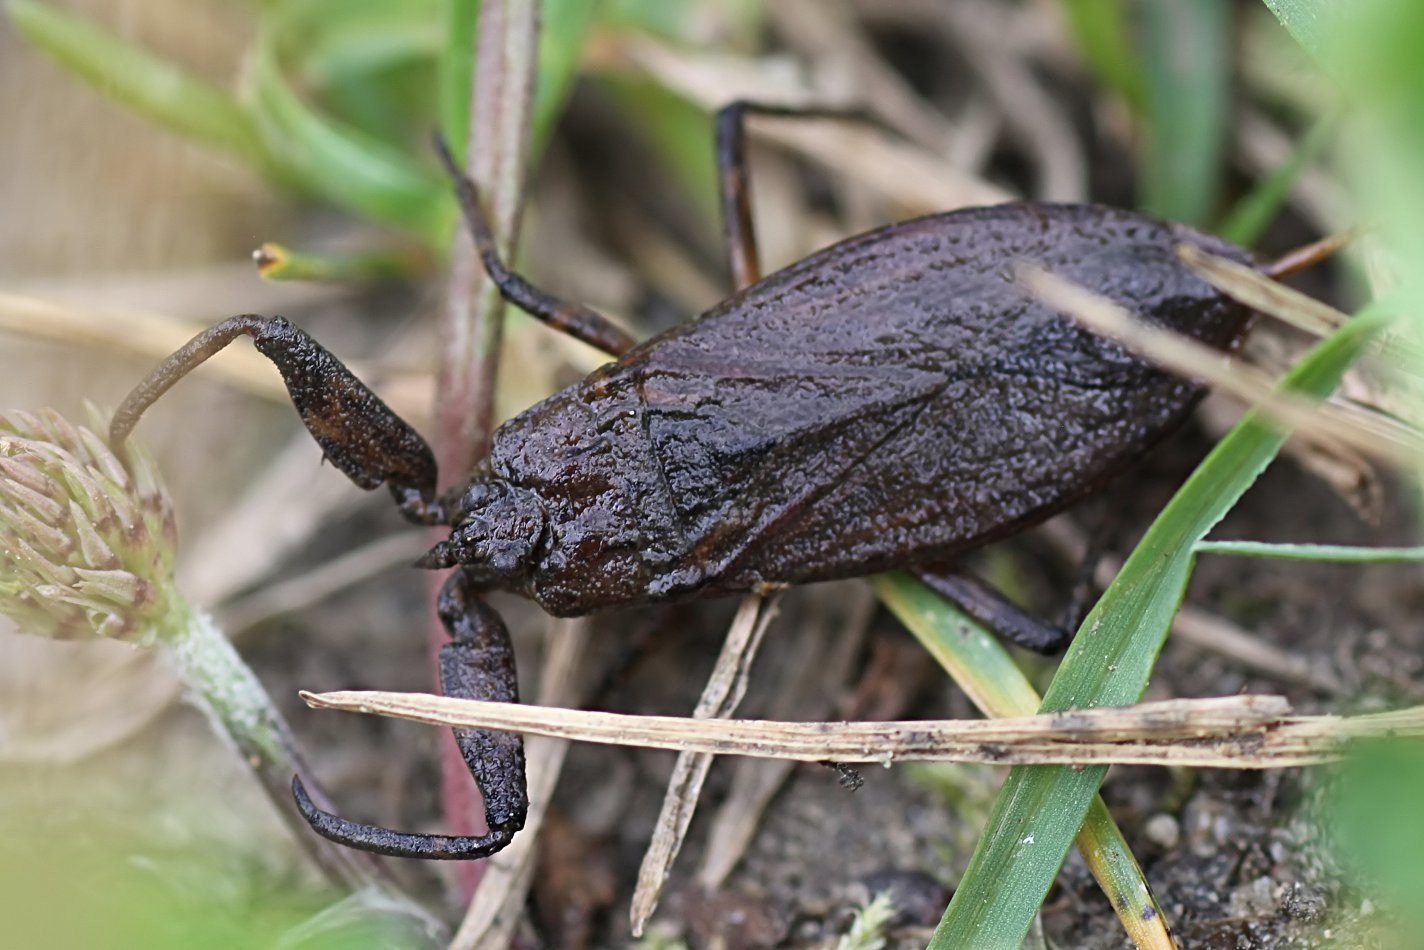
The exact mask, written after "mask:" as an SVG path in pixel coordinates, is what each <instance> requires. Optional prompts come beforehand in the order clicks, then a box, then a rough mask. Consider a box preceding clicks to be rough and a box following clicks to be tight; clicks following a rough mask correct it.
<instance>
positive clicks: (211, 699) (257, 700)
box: [158, 602, 441, 936]
mask: <svg viewBox="0 0 1424 950" xmlns="http://www.w3.org/2000/svg"><path fill="white" fill-rule="evenodd" d="M158 643H159V644H160V649H161V650H162V652H163V655H164V657H165V658H166V659H167V661H168V663H169V664H170V665H171V666H172V667H173V669H174V671H175V672H176V673H177V674H178V676H179V678H180V679H181V680H182V681H183V683H184V685H186V686H187V687H188V689H189V690H190V693H191V699H192V701H193V702H194V704H195V705H196V706H197V707H198V708H199V709H201V710H202V711H203V712H204V714H206V715H207V717H208V718H209V720H210V721H211V722H212V724H213V727H214V731H215V732H216V733H217V734H218V735H220V736H223V737H226V738H227V739H228V740H230V741H231V742H232V745H233V748H234V750H235V751H236V752H237V754H238V755H239V756H241V758H242V760H243V761H244V762H246V763H247V764H248V765H249V766H250V767H251V768H252V771H253V773H254V774H255V775H256V776H257V779H258V782H259V783H260V784H261V786H262V790H263V791H264V792H266V794H267V797H268V798H269V799H270V800H271V801H272V804H273V805H274V807H276V809H277V814H278V815H280V816H281V818H282V820H283V821H284V822H285V823H286V824H287V826H288V827H289V828H291V829H292V833H293V834H294V835H295V836H296V837H297V839H298V840H299V841H301V843H302V845H303V847H304V849H305V851H306V852H307V853H308V854H309V855H311V857H312V859H313V860H314V861H315V862H316V863H317V865H318V866H319V867H320V868H321V869H322V871H323V872H324V873H325V874H326V876H327V878H328V879H329V880H331V882H332V883H333V884H336V885H338V886H339V887H341V888H343V889H344V890H349V891H351V892H352V893H353V894H356V895H368V896H369V897H370V903H371V904H372V906H378V907H381V908H384V912H387V913H388V912H390V910H391V908H399V909H400V914H401V915H402V916H407V917H410V918H412V919H414V920H415V921H417V922H418V923H419V925H420V928H421V929H422V930H424V931H425V932H426V933H428V934H431V935H432V936H436V935H438V934H439V932H440V930H441V925H440V924H439V923H438V922H437V921H435V920H434V919H433V918H432V917H430V915H429V914H427V913H426V912H425V911H424V910H423V909H422V908H420V907H419V906H418V905H416V904H415V903H413V902H412V901H410V900H409V899H408V898H407V897H405V895H403V894H401V893H400V892H399V891H397V890H396V889H395V888H394V887H393V886H392V883H391V882H390V880H389V879H388V878H386V876H385V874H384V872H383V869H382V866H381V865H380V864H379V863H377V861H376V860H375V859H374V858H373V857H372V856H371V855H368V854H365V853H362V852H358V851H354V850H352V849H350V848H344V847H341V846H339V845H336V844H333V843H332V842H330V841H327V840H326V839H325V838H322V837H320V836H318V835H317V834H315V833H314V832H313V831H312V830H311V829H310V828H308V827H307V826H306V823H305V822H304V821H302V819H301V817H300V815H299V814H298V813H297V811H296V809H295V808H293V807H292V796H291V786H292V776H293V775H297V776H300V777H301V779H302V781H303V783H305V784H306V786H307V789H308V790H309V791H310V792H311V794H312V797H313V800H315V801H316V802H317V804H318V805H320V806H321V807H323V808H330V807H331V804H330V802H329V801H327V800H326V799H325V796H324V795H322V794H321V792H320V785H319V784H317V782H316V781H315V779H314V778H313V777H312V775H311V771H310V769H309V768H308V767H307V765H306V762H305V760H304V758H303V756H302V755H301V753H300V752H299V751H298V749H297V746H296V742H295V740H294V739H293V737H292V731H291V729H290V728H289V727H288V726H287V723H286V720H285V719H283V717H282V714H281V713H280V712H278V711H277V708H276V707H275V706H274V705H273V704H272V700H271V697H270V696H268V695H267V691H266V690H264V689H263V688H262V684H261V683H260V682H259V681H258V679H257V677H256V675H255V674H253V672H252V670H251V668H249V667H248V666H247V664H246V663H244V662H243V661H242V658H241V657H240V656H239V655H238V653H237V651H236V650H235V649H234V648H233V646H232V643H231V642H230V641H229V640H228V639H227V637H226V636H224V634H223V632H222V631H221V630H220V629H218V627H217V625H216V624H215V623H214V622H213V620H212V618H211V617H209V616H208V615H207V614H205V613H203V612H202V611H199V610H196V609H194V608H193V607H192V606H191V605H189V604H187V603H186V602H183V603H182V604H180V605H179V607H178V608H177V609H176V610H175V612H174V616H173V628H172V629H171V630H169V631H165V632H164V634H163V635H162V636H161V637H160V638H159V639H158Z"/></svg>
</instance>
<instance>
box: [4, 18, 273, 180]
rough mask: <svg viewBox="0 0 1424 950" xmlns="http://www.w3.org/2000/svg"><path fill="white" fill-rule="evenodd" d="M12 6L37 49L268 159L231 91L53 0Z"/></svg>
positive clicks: (127, 100) (140, 103) (254, 159)
mask: <svg viewBox="0 0 1424 950" xmlns="http://www.w3.org/2000/svg"><path fill="white" fill-rule="evenodd" d="M6 9H7V10H8V12H9V14H10V19H11V22H13V23H14V24H15V28H16V29H17V30H19V31H20V33H21V34H22V35H23V36H24V37H25V38H26V39H28V40H29V41H30V42H31V43H33V44H34V45H35V47H37V48H38V49H40V50H43V51H44V52H45V53H48V54H49V55H50V56H53V57H54V58H55V59H56V60H58V61H59V62H60V63H61V64H63V65H64V66H65V67H66V68H67V69H69V70H70V71H71V72H73V73H74V74H75V75H77V76H79V77H80V78H81V79H83V80H85V81H86V82H88V83H89V84H90V85H91V86H93V87H94V88H95V89H97V90H99V91H100V92H102V93H104V94H105V95H107V96H112V97H113V98H114V99H117V100H118V101H119V102H122V103H124V104H125V105H128V106H130V107H132V108H133V109H134V110H135V111H136V112H138V113H140V114H141V115H144V116H147V117H148V118H150V119H152V120H153V121H155V122H158V123H159V124H161V125H164V126H166V127H167V128H169V129H172V130H173V131H175V132H178V133H179V134H181V135H184V136H186V137H188V138H191V139H194V140H195V141H198V142H201V143H203V144H204V145H209V146H212V147H213V148H217V149H219V150H221V151H224V152H227V153H229V154H231V155H235V156H237V157H238V158H240V159H242V160H243V161H245V162H248V163H249V164H252V165H257V166H259V167H260V166H262V165H265V164H266V160H267V153H266V150H265V149H264V148H263V147H262V143H261V141H260V139H259V137H258V135H257V132H256V130H255V129H254V128H253V125H252V121H251V119H250V118H249V117H248V115H247V114H246V112H245V111H244V110H243V108H242V105H241V104H240V103H239V102H238V101H237V100H236V99H235V98H234V97H233V96H232V95H230V94H229V93H228V92H227V91H226V90H224V89H221V88H219V87H217V86H215V85H213V84H211V83H208V82H205V81H204V80H202V79H199V78H197V77H196V76H193V75H192V74H190V73H188V72H186V71H184V70H183V69H180V68H179V67H178V66H176V65H174V64H173V63H170V62H168V61H167V60H164V59H160V58H159V57H157V56H154V55H153V54H152V53H149V52H147V51H146V50H143V49H141V48H140V47H138V46H135V45H133V44H132V43H129V42H126V41H125V40H122V39H120V38H119V37H117V36H115V35H114V34H112V33H110V32H108V31H106V30H103V29H100V28H99V27H97V26H95V25H94V24H92V23H90V22H89V21H88V20H86V19H84V18H82V17H77V16H75V15H73V14H71V13H64V12H62V11H60V10H56V9H55V8H53V7H51V6H50V5H49V4H46V3H37V2H35V0H11V2H10V3H8V4H6Z"/></svg>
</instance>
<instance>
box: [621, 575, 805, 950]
mask: <svg viewBox="0 0 1424 950" xmlns="http://www.w3.org/2000/svg"><path fill="white" fill-rule="evenodd" d="M779 597H780V595H779V594H778V593H774V594H772V595H770V596H763V595H762V594H748V595H747V596H746V597H745V598H743V599H742V605H741V607H740V608H739V609H738V610H737V615H736V617H734V618H733V620H732V626H731V628H730V629H729V630H728V631H727V638H726V640H725V641H723V643H722V652H721V653H720V654H719V655H718V657H717V663H716V665H715V666H714V667H713V668H712V675H711V676H710V677H708V679H707V685H706V687H704V689H703V691H702V697H701V698H700V699H699V700H698V701H697V707H696V708H695V709H694V710H693V711H692V715H693V717H694V718H693V719H690V720H687V721H689V722H697V723H699V724H701V725H705V726H711V727H712V729H713V730H716V729H717V728H718V727H719V725H720V723H722V722H726V721H727V719H726V717H727V716H730V715H731V714H732V712H733V710H735V709H736V708H737V705H738V704H739V703H740V702H741V701H742V697H743V696H744V695H746V691H747V677H748V675H750V673H751V664H752V660H753V659H754V658H755V657H756V651H757V647H759V646H760V645H761V640H762V635H763V634H765V633H766V628H767V625H768V624H770V623H771V618H772V617H773V616H775V614H776V604H777V601H778V600H779ZM712 720H716V721H712ZM679 751H680V752H681V754H680V755H679V756H678V759H677V764H676V765H675V766H674V767H673V772H672V778H671V779H669V780H668V789H667V793H666V794H665V795H664V796H663V805H662V809H661V810H660V811H659V813H658V821H657V825H656V826H655V827H654V829H653V837H652V840H651V841H649V842H648V850H647V852H646V853H644V855H643V862H642V864H641V865H639V867H638V885H637V887H636V889H635V890H634V891H633V901H632V904H631V905H630V906H629V908H628V919H629V921H630V922H631V924H632V932H633V936H635V937H640V936H642V933H643V926H644V924H646V923H647V922H648V918H649V917H651V916H652V915H653V911H654V910H656V909H657V906H658V898H659V897H660V896H661V895H662V890H663V884H664V883H666V881H667V877H668V872H669V871H670V870H671V869H672V863H673V861H675V860H676V859H677V853H678V851H679V850H680V849H681V848H682V841H683V839H684V838H685V837H686V836H687V828H688V825H690V824H691V823H692V813H693V812H694V811H695V810H696V808H697V799H698V796H700V795H701V793H702V783H703V782H705V781H706V779H707V771H708V769H710V768H711V767H712V753H713V752H714V751H716V750H711V749H693V748H687V749H682V750H679Z"/></svg>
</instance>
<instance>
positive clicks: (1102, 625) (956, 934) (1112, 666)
mask: <svg viewBox="0 0 1424 950" xmlns="http://www.w3.org/2000/svg"><path fill="white" fill-rule="evenodd" d="M1388 320H1389V317H1388V316H1387V315H1385V314H1383V313H1381V312H1379V311H1372V312H1370V313H1369V314H1367V315H1362V316H1357V317H1356V318H1355V319H1354V320H1352V321H1351V322H1350V323H1349V324H1347V325H1346V326H1344V327H1342V328H1341V329H1340V330H1338V331H1337V332H1336V333H1335V334H1333V335H1332V336H1331V337H1329V338H1328V339H1326V340H1325V341H1323V342H1322V343H1320V344H1319V345H1317V346H1316V347H1315V348H1314V349H1313V350H1312V351H1311V352H1310V354H1309V355H1308V356H1307V357H1306V358H1305V359H1303V360H1302V361H1301V362H1300V363H1299V364H1297V365H1296V366H1295V367H1294V368H1293V369H1292V370H1291V372H1290V373H1289V374H1287V376H1286V379H1285V383H1284V386H1285V387H1287V388H1289V389H1291V390H1292V391H1295V392H1298V393H1303V394H1307V395H1312V396H1317V397H1323V396H1325V395H1327V394H1329V393H1330V392H1331V391H1333V390H1334V388H1335V387H1336V386H1337V385H1338V383H1339V380H1340V377H1341V375H1342V374H1343V373H1344V372H1345V370H1346V368H1348V367H1349V365H1350V364H1351V363H1352V362H1354V360H1355V359H1357V358H1358V357H1359V356H1360V355H1361V354H1362V353H1363V352H1364V351H1365V349H1366V345H1367V344H1368V342H1369V341H1370V339H1371V338H1372V337H1373V335H1374V334H1375V333H1376V332H1377V331H1378V330H1379V329H1380V328H1381V327H1382V326H1384V325H1385V324H1386V323H1387V322H1388ZM1285 439H1286V432H1285V431H1284V430H1283V429H1281V428H1280V427H1278V426H1275V425H1272V424H1270V423H1268V422H1266V421H1265V420H1264V419H1263V418H1262V416H1261V415H1260V414H1259V413H1258V412H1256V411H1252V412H1251V413H1248V414H1247V415H1246V417H1245V418H1243V419H1242V421H1241V422H1240V423H1238V424H1237V425H1236V427H1235V428H1234V429H1232V431H1231V432H1230V433H1229V434H1228V435H1227V436H1226V437H1225V438H1224V439H1222V440H1221V442H1220V443H1218V445H1217V446H1216V448H1215V449H1213V450H1212V452H1211V454H1210V455H1208V456H1207V458H1206V460H1205V461H1203V462H1202V464H1201V465H1200V466H1198V467H1197V469H1196V471H1195V472H1193V473H1192V476H1191V477H1190V478H1189V479H1188V480H1187V482H1186V484H1185V485H1183V486H1182V488H1181V489H1180V490H1179V491H1178V492H1177V494H1176V496H1175V497H1174V498H1173V499H1172V502H1171V503H1170V504H1169V505H1168V506H1167V508H1166V509H1164V510H1163V512H1162V514H1161V515H1159V516H1158V518H1157V520H1156V521H1155V522H1153V524H1152V526H1151V527H1150V528H1149V529H1148V531H1147V534H1146V535H1145V536H1144V537H1143V539H1142V542H1141V543H1140V544H1138V546H1137V548H1136V549H1135V550H1134V551H1133V552H1132V554H1131V556H1130V557H1129V558H1128V559H1127V563H1126V564H1124V565H1123V568H1122V571H1121V572H1120V573H1119V574H1118V576H1117V578H1116V579H1115V580H1114V581H1113V583H1112V584H1111V585H1110V586H1109V587H1108V589H1107V591H1105V592H1104V594H1103V596H1102V598H1101V599H1100V600H1099V601H1098V603H1097V605H1096V606H1095V607H1094V608H1093V610H1092V611H1091V613H1089V615H1088V617H1087V619H1086V620H1085V621H1084V622H1083V626H1082V627H1081V628H1080V629H1079V631H1078V635H1077V637H1076V639H1075V640H1074V641H1073V644H1072V646H1071V647H1069V649H1068V654H1067V656H1065V657H1064V660H1063V664H1062V665H1061V666H1060V667H1059V670H1058V673H1057V675H1056V676H1054V678H1053V682H1052V684H1051V685H1050V686H1049V688H1048V691H1047V693H1046V694H1045V695H1044V700H1043V705H1042V706H1041V707H1040V708H1041V710H1042V711H1044V712H1053V711H1059V710H1065V709H1074V708H1080V709H1082V708H1089V709H1090V708H1096V707H1100V706H1123V705H1129V704H1131V703H1135V702H1137V701H1138V700H1139V699H1140V698H1141V697H1142V693H1143V691H1144V690H1145V689H1146V688H1147V681H1148V678H1149V676H1150V675H1151V672H1152V667H1153V664H1154V663H1155V662H1156V659H1157V654H1158V653H1159V651H1160V650H1161V648H1162V645H1163V643H1164V642H1165V641H1166V637H1167V632H1168V630H1169V629H1170V626H1171V622H1172V617H1173V615H1174V614H1175V613H1176V611H1177V607H1178V606H1179V604H1180V603H1181V600H1182V596H1183V594H1184V592H1185V590H1186V585H1187V580H1188V578H1189V576H1190V574H1191V567H1192V561H1193V558H1194V554H1193V549H1194V545H1195V544H1196V542H1198V541H1199V540H1201V538H1202V537H1204V536H1205V535H1206V533H1207V532H1208V531H1210V530H1211V529H1212V528H1213V527H1214V526H1215V525H1216V524H1217V522H1219V521H1220V520H1221V518H1222V517H1223V516H1224V515H1225V514H1226V512H1227V511H1228V510H1230V508H1231V507H1232V506H1233V505H1234V504H1235V503H1236V500H1237V499H1238V498H1240V497H1241V495H1242V494H1243V493H1244V492H1245V491H1246V489H1247V488H1248V487H1250V485H1251V484H1252V483H1253V482H1254V481H1255V480H1256V477H1257V476H1258V475H1259V474H1260V473H1261V471H1262V470H1264V469H1265V467H1266V466H1267V465H1268V464H1269V463H1270V461H1271V459H1272V458H1274V457H1275V455H1276V452H1277V451H1279V449H1280V447H1281V445H1282V444H1283V443H1284V442H1285ZM1106 774H1107V769H1106V768H1102V767H1093V768H1086V769H1073V768H1067V767H1062V766H1028V767H1021V768H1015V769H1014V770H1013V771H1011V772H1010V773H1009V777H1008V780H1007V781H1005V783H1004V787H1003V789H1002V790H1001V791H1000V793H999V797H998V799H997V800H996V801H995V802H994V808H993V811H992V813H991V815H990V818H989V825H988V827H987V828H986V829H985V831H984V834H983V836H982V837H981V838H980V840H979V846H978V848H976V849H975V852H974V856H973V858H972V859H971V860H970V863H969V868H968V870H967V871H966V872H965V874H964V878H963V880H962V881H961V882H960V885H959V889H958V890H957V891H956V892H955V894H954V898H953V900H952V901H950V905H949V908H948V909H947V910H946V911H945V914H944V917H943V919H942V920H941V921H940V924H939V927H938V928H937V929H936V930H935V936H934V940H933V941H932V943H931V944H930V946H931V947H933V948H937V950H948V948H952V947H1006V948H1011V947H1018V946H1019V944H1020V942H1021V941H1022V940H1023V937H1024V934H1026V933H1027V932H1028V928H1029V926H1030V924H1031V923H1032V922H1033V918H1034V915H1035V914H1036V913H1037V912H1038V908H1039V905H1040V904H1041V903H1042V901H1043V897H1044V895H1045V894H1046V893H1047V892H1048V888H1049V886H1050V885H1052V883H1053V879H1054V877H1055V876H1056V875H1057V873H1058V868H1059V866H1060V865H1061V864H1062V863H1063V858H1064V857H1065V856H1066V855H1067V853H1068V848H1069V846H1070V845H1071V843H1072V841H1073V839H1074V837H1075V835H1076V834H1077V833H1078V828H1079V826H1080V825H1081V823H1082V821H1083V818H1084V816H1085V815H1086V814H1087V812H1088V809H1089V806H1090V805H1091V803H1092V801H1093V798H1094V796H1095V795H1096V793H1097V789H1098V786H1099V785H1100V784H1101V783H1102V780H1103V777H1104V776H1105V775H1106Z"/></svg>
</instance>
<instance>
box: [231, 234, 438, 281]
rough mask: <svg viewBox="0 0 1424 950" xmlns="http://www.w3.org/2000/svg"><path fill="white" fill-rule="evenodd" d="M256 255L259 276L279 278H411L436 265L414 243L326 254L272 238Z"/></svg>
mask: <svg viewBox="0 0 1424 950" xmlns="http://www.w3.org/2000/svg"><path fill="white" fill-rule="evenodd" d="M252 256H253V260H254V261H256V263H257V273H258V275H260V276H261V277H262V278H263V279H264V280H276V281H286V280H311V281H375V280H408V279H410V278H413V277H416V276H419V275H422V274H425V273H427V272H429V271H430V269H431V265H432V261H431V255H430V253H429V252H428V251H426V250H425V249H424V248H421V247H414V246H410V247H396V248H381V249H379V250H374V251H355V252H348V253H334V254H323V253H313V252H310V251H299V250H294V249H292V248H289V247H287V246H285V245H282V244H278V243H276V242H274V241H268V242H266V243H265V244H263V245H262V246H261V247H260V248H258V249H257V251H256V252H255V253H254V254H253V255H252Z"/></svg>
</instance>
